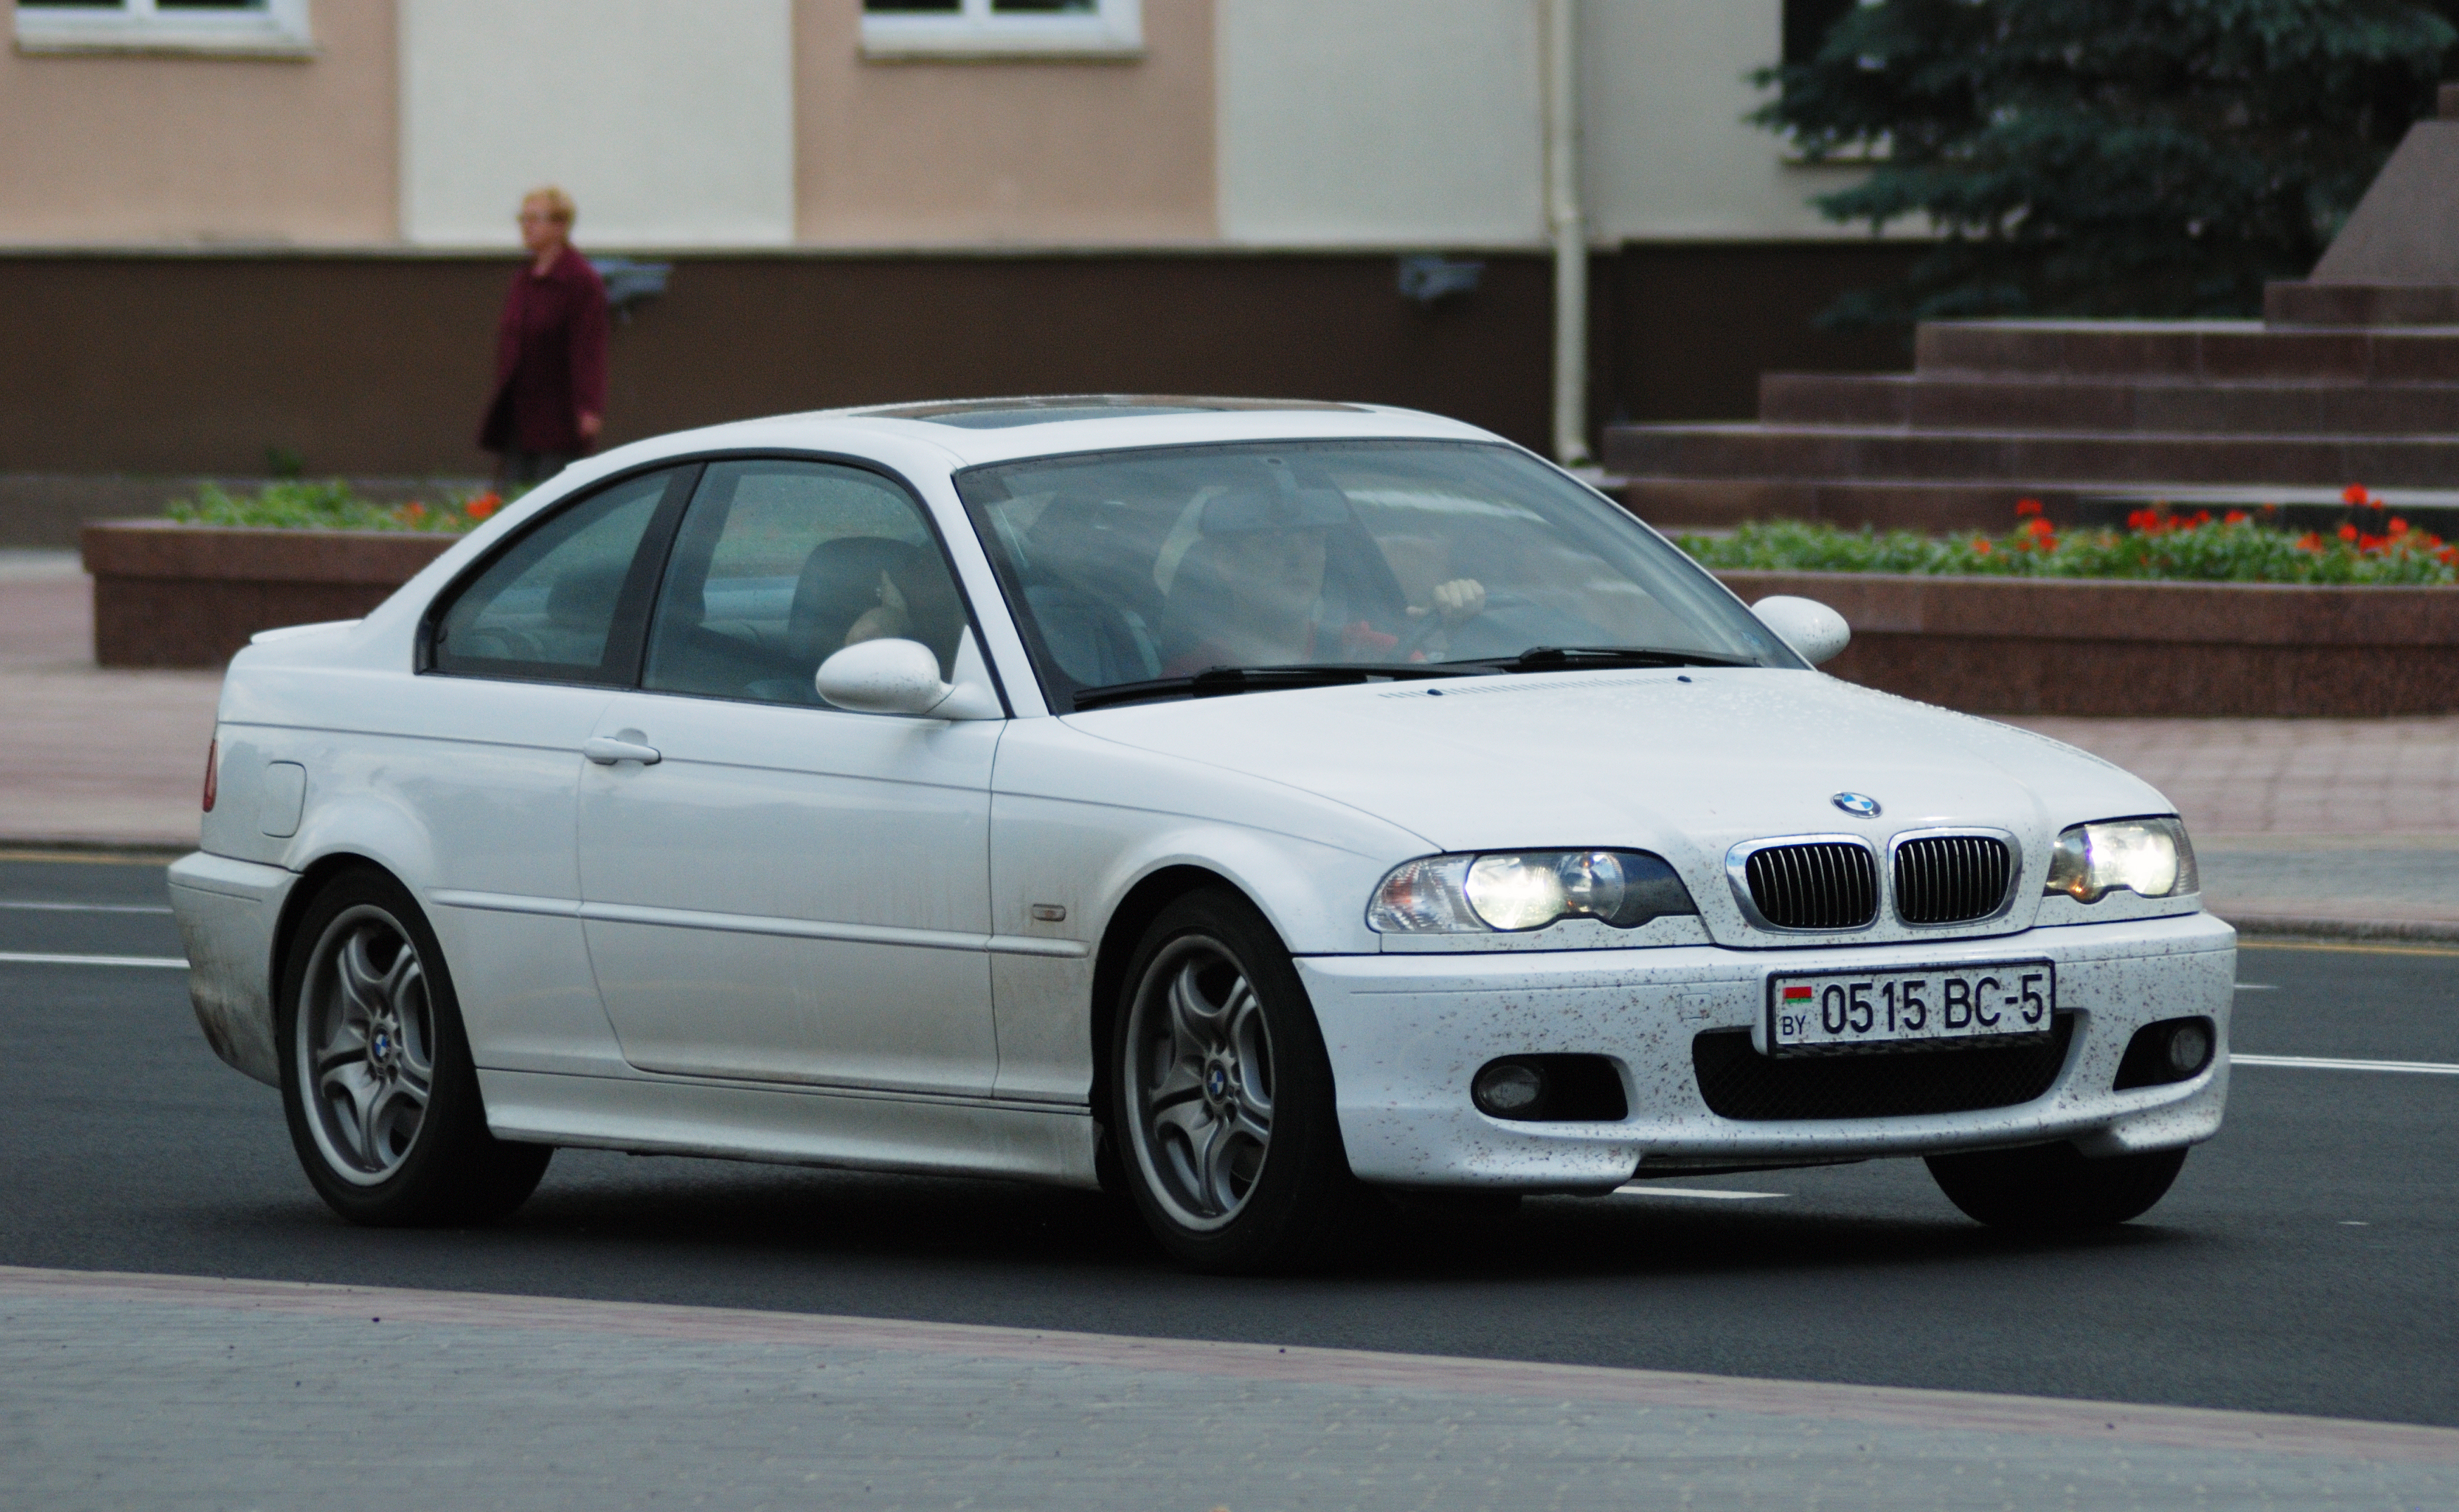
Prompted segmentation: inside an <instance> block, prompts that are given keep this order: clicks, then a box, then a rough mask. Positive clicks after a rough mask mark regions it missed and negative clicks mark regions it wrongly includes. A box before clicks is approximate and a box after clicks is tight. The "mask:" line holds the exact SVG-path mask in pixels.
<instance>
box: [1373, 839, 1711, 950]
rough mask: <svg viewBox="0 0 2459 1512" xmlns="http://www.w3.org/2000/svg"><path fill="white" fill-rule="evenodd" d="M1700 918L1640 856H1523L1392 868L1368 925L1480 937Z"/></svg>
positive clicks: (1658, 865) (1437, 860)
mask: <svg viewBox="0 0 2459 1512" xmlns="http://www.w3.org/2000/svg"><path fill="white" fill-rule="evenodd" d="M1698 912H1699V910H1698V909H1697V908H1696V907H1695V906H1694V905H1693V904H1692V901H1691V890H1690V889H1688V888H1686V887H1684V886H1683V885H1682V879H1681V878H1680V877H1678V876H1676V875H1674V873H1673V869H1672V868H1671V867H1670V866H1667V865H1666V864H1665V862H1664V860H1663V859H1662V858H1661V857H1657V856H1652V855H1650V854H1649V853H1648V852H1647V851H1508V852H1503V853H1500V854H1493V855H1440V856H1427V857H1426V858H1424V859H1423V860H1420V861H1411V862H1407V863H1405V864H1403V865H1401V866H1398V867H1395V868H1393V869H1392V873H1391V875H1389V876H1387V877H1385V878H1384V879H1383V882H1382V885H1381V886H1379V887H1377V889H1376V890H1375V901H1374V902H1373V903H1371V904H1369V905H1368V906H1367V909H1366V924H1367V927H1368V928H1369V929H1372V930H1375V931H1377V933H1379V934H1384V935H1483V934H1489V933H1494V932H1497V931H1501V932H1504V933H1516V932H1519V931H1522V930H1534V929H1544V928H1545V926H1546V925H1548V924H1551V923H1553V922H1554V921H1556V920H1557V919H1565V918H1593V919H1601V920H1603V921H1604V922H1606V923H1608V924H1610V925H1612V926H1613V927H1614V928H1616V929H1635V928H1637V927H1638V926H1640V925H1642V924H1645V923H1647V922H1648V921H1649V920H1650V919H1653V918H1661V917H1663V916H1664V915H1666V914H1696V913H1698Z"/></svg>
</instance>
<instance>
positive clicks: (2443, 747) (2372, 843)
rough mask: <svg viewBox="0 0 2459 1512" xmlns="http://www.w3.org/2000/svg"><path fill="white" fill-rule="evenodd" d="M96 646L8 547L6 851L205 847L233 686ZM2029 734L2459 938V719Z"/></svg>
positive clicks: (3, 762)
mask: <svg viewBox="0 0 2459 1512" xmlns="http://www.w3.org/2000/svg"><path fill="white" fill-rule="evenodd" d="M92 641H93V630H92V609H91V597H90V592H89V589H88V585H87V580H86V578H84V576H83V575H82V574H80V573H79V572H78V571H77V569H76V564H75V559H74V557H69V556H66V555H64V554H56V553H32V552H0V706H5V707H6V708H7V709H8V710H9V712H10V720H9V723H8V725H7V727H6V732H5V734H0V846H5V845H16V846H29V845H34V846H39V845H45V844H87V845H95V844H99V845H119V846H153V847H159V848H162V849H166V850H184V849H186V848H188V847H190V846H193V845H194V844H195V843H196V837H197V794H198V787H199V784H200V781H201V780H202V777H203V764H204V753H205V743H206V741H207V739H208V738H209V737H210V736H211V735H212V733H213V719H214V705H215V700H216V697H217V693H218V689H219V687H220V683H221V679H220V676H219V675H218V674H216V673H211V672H130V671H114V672H105V671H101V670H98V669H96V668H95V666H94V664H93V660H92ZM2010 723H2013V724H2017V725H2023V726H2025V727H2026V728H2028V729H2034V730H2038V731H2040V732H2041V733H2043V734H2045V735H2049V736H2052V737H2054V738H2056V739H2058V740H2062V741H2066V742H2068V743H2069V744H2070V745H2073V746H2080V747H2082V748H2083V749H2085V750H2089V751H2091V752H2092V753H2093V754H2095V755H2098V756H2101V757H2103V758H2105V759H2107V760H2109V761H2112V762H2114V763H2116V764H2117V765H2118V766H2120V767H2126V768H2127V769H2128V770H2130V771H2133V772H2135V773H2137V774H2139V775H2140V776H2142V777H2143V778H2144V779H2145V780H2147V781H2149V782H2151V783H2152V784H2153V785H2154V786H2155V787H2157V788H2160V790H2161V791H2163V792H2165V793H2167V794H2168V795H2169V797H2170V798H2171V800H2172V801H2174V802H2175V804H2176V805H2177V807H2178V809H2179V811H2180V812H2182V813H2183V814H2184V815H2185V816H2186V822H2187V825H2188V828H2189V829H2191V830H2193V831H2194V834H2195V837H2196V848H2197V851H2199V853H2200V856H2201V860H2202V863H2203V873H2204V883H2205V892H2206V894H2207V895H2208V897H2209V898H2210V900H2211V903H2212V907H2213V910H2214V912H2216V913H2217V914H2220V915H2221V916H2222V917H2225V918H2228V919H2230V920H2232V921H2234V922H2236V923H2238V925H2239V926H2240V927H2243V928H2247V929H2255V930H2270V931H2283V930H2284V931H2291V932H2294V931H2314V930H2320V931H2325V932H2329V933H2338V934H2376V935H2418V936H2424V937H2432V938H2459V716H2448V717H2436V718H2427V719H2384V720H2182V719H2156V720H2087V719H2057V718H2041V717H2031V718H2018V719H2014V720H2012V721H2010Z"/></svg>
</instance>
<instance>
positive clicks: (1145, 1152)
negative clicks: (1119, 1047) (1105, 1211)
mask: <svg viewBox="0 0 2459 1512" xmlns="http://www.w3.org/2000/svg"><path fill="white" fill-rule="evenodd" d="M1125 1060H1126V1064H1125V1066H1124V1068H1123V1069H1124V1071H1125V1073H1126V1075H1127V1077H1128V1079H1129V1087H1130V1091H1131V1095H1132V1098H1133V1112H1134V1117H1133V1120H1132V1126H1131V1130H1130V1132H1131V1135H1132V1138H1133V1140H1134V1144H1135V1158H1136V1162H1137V1164H1138V1165H1139V1166H1141V1167H1142V1168H1143V1170H1142V1174H1143V1175H1144V1178H1145V1183H1146V1186H1147V1189H1148V1190H1149V1191H1150V1192H1151V1193H1152V1195H1153V1196H1154V1197H1155V1198H1156V1199H1157V1200H1159V1202H1160V1203H1161V1204H1162V1206H1163V1207H1164V1208H1166V1210H1167V1211H1168V1213H1169V1215H1170V1217H1171V1218H1173V1219H1174V1220H1176V1221H1177V1222H1178V1223H1179V1224H1181V1225H1183V1226H1185V1227H1187V1228H1188V1229H1218V1228H1220V1227H1222V1226H1223V1225H1225V1224H1227V1223H1229V1221H1230V1220H1231V1219H1233V1218H1235V1217H1236V1216H1237V1215H1238V1213H1239V1210H1240V1209H1241V1208H1244V1207H1245V1205H1246V1202H1247V1199H1248V1197H1249V1196H1250V1195H1251V1194H1252V1192H1253V1191H1254V1189H1255V1182H1256V1180H1257V1178H1259V1177H1260V1176H1261V1175H1262V1174H1263V1169H1264V1161H1265V1158H1266V1157H1267V1156H1268V1155H1269V1154H1270V1153H1271V1149H1272V1081H1273V1078H1272V1035H1271V1033H1270V1031H1269V1030H1268V1029H1267V1028H1266V1026H1265V1021H1264V1008H1263V1003H1262V1001H1261V1000H1260V999H1259V998H1257V997H1256V996H1255V989H1254V986H1253V984H1252V983H1251V981H1249V980H1248V977H1247V973H1246V972H1245V970H1243V969H1242V968H1241V967H1240V966H1239V964H1238V962H1237V959H1236V958H1235V957H1234V956H1231V955H1230V954H1229V951H1228V950H1227V949H1226V948H1225V947H1223V946H1222V945H1221V944H1220V943H1218V942H1217V941H1214V940H1212V939H1208V938H1206V937H1204V936H1201V935H1189V936H1187V937H1184V938H1181V939H1179V940H1177V941H1175V942H1173V943H1172V944H1170V945H1169V946H1168V947H1167V948H1166V949H1165V950H1164V951H1163V952H1162V953H1161V954H1160V955H1159V956H1156V957H1155V958H1154V960H1153V963H1152V965H1151V967H1150V968H1149V969H1148V970H1147V971H1146V972H1145V979H1144V983H1143V985H1142V986H1141V987H1140V988H1139V989H1138V991H1137V994H1136V998H1135V1007H1134V1009H1133V1012H1132V1016H1131V1017H1130V1019H1129V1020H1128V1024H1127V1040H1126V1057H1125Z"/></svg>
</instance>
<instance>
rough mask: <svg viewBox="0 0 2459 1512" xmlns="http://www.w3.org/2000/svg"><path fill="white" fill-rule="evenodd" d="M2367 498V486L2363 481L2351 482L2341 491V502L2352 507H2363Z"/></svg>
mask: <svg viewBox="0 0 2459 1512" xmlns="http://www.w3.org/2000/svg"><path fill="white" fill-rule="evenodd" d="M2365 499H2366V494H2365V486H2364V484H2363V483H2351V484H2349V485H2348V486H2347V487H2346V488H2343V489H2342V490H2341V491H2340V502H2341V503H2343V504H2345V505H2346V506H2348V508H2350V509H2363V508H2364V505H2365Z"/></svg>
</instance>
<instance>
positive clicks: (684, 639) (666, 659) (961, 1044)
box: [578, 460, 1003, 1094]
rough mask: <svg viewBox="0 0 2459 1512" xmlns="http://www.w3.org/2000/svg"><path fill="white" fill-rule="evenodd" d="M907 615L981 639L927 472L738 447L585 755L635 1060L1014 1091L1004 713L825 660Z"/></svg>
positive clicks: (587, 874) (922, 632)
mask: <svg viewBox="0 0 2459 1512" xmlns="http://www.w3.org/2000/svg"><path fill="white" fill-rule="evenodd" d="M879 636H896V637H899V638H902V639H909V640H914V641H921V642H922V643H923V644H925V645H928V646H931V647H932V648H933V649H934V650H935V652H937V653H938V655H939V657H940V662H941V675H942V676H946V677H951V678H953V677H954V676H955V674H956V661H957V659H958V657H959V655H960V654H962V655H964V656H965V657H967V658H968V659H969V660H970V659H971V657H972V655H973V651H972V645H971V633H970V631H969V629H968V628H967V625H966V620H965V615H964V609H963V603H962V600H961V599H960V597H959V596H958V594H957V591H956V585H955V580H954V578H952V577H951V576H950V574H949V571H948V568H947V564H946V559H945V557H944V555H943V554H942V553H941V550H940V547H939V544H938V541H937V539H936V537H935V536H934V535H933V534H932V532H931V529H930V527H929V525H928V524H927V522H926V520H925V517H924V515H922V513H921V509H920V507H919V506H918V505H917V504H916V503H915V502H914V500H913V499H912V498H911V497H910V496H909V495H908V494H906V493H905V492H904V491H903V489H901V488H899V487H898V486H896V485H895V484H894V483H893V482H890V481H889V480H887V479H884V478H881V477H878V476H876V475H874V474H872V473H866V472H863V471H861V470H859V469H855V468H848V467H839V466H835V465H831V464H826V463H817V462H804V461H792V460H753V461H729V462H720V463H713V464H711V465H710V466H709V468H708V470H707V472H706V473H705V474H704V478H703V481H702V483H701V486H700V489H699V491H698V492H697V493H696V494H695V495H694V496H693V500H692V503H691V506H690V508H689V510H688V511H687V512H686V514H685V515H684V518H683V528H682V531H681V533H680V534H679V535H678V536H677V538H676V543H675V548H674V552H673V556H672V559H671V560H670V562H669V564H668V566H667V569H666V573H665V578H664V582H663V584H662V587H661V589H660V591H659V597H658V604H657V610H656V617H655V619H654V620H652V622H651V626H650V631H649V644H648V654H647V658H646V661H645V662H644V665H643V670H642V675H641V691H639V692H635V693H627V694H624V695H621V696H620V697H619V698H617V699H616V700H615V701H614V702H613V703H612V704H609V705H608V706H607V708H606V709H605V710H604V712H603V713H602V714H601V715H600V717H599V722H598V728H597V732H596V733H597V737H598V738H597V740H596V741H594V742H593V743H592V746H591V747H590V756H591V760H590V762H589V765H588V767H587V769H586V770H585V771H584V772H583V774H582V777H581V786H580V810H579V832H578V839H579V860H580V888H581V896H582V902H583V913H584V916H585V918H586V919H587V925H586V929H587V935H588V942H589V954H590V958H591V961H592V963H593V964H594V965H595V967H596V969H597V976H598V983H599V993H600V995H601V997H602V998H603V999H604V1001H605V1005H606V1012H607V1016H608V1018H609V1019H611V1020H612V1021H613V1023H614V1026H615V1032H616V1035H617V1037H618V1038H619V1039H620V1041H621V1043H622V1047H623V1055H624V1059H625V1060H627V1061H630V1062H631V1063H632V1064H634V1065H637V1066H640V1067H641V1068H643V1069H645V1070H652V1071H662V1072H668V1073H675V1074H681V1075H686V1076H704V1077H722V1078H727V1079H739V1080H749V1081H773V1082H801V1083H812V1084H821V1085H830V1086H844V1087H859V1088H872V1089H878V1090H882V1091H907V1092H937V1093H956V1094H987V1093H989V1091H990V1090H991V1084H992V1082H993V1079H994V1077H995V1075H996V1072H997V1069H998V1047H997V1042H996V1040H995V1039H994V1037H993V1033H992V1025H991V1003H990V966H989V956H988V955H987V954H986V949H985V947H986V945H987V943H988V936H989V934H990V897H989V809H990V803H989V789H990V773H991V759H992V756H993V753H994V752H995V751H996V750H997V748H998V737H999V732H1000V730H1001V729H1002V728H1003V725H1001V723H1000V722H998V721H996V720H989V721H978V722H957V723H951V722H947V721H941V720H922V719H908V718H902V717H898V716H892V715H871V714H854V713H848V712H845V711H843V710H839V709H833V708H830V707H828V706H826V705H825V704H822V703H821V702H820V700H819V697H818V694H817V693H816V692H815V691H814V689H813V687H812V683H811V678H812V674H813V673H814V672H815V671H816V670H817V669H818V667H819V663H820V662H822V661H824V660H826V658H827V657H828V655H829V654H830V653H831V652H833V651H836V650H838V649H840V648H842V647H843V646H844V645H845V644H847V643H848V642H849V641H860V640H865V639H871V638H874V637H879ZM652 753H653V754H654V760H650V759H648V758H649V757H650V756H651V755H652Z"/></svg>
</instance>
